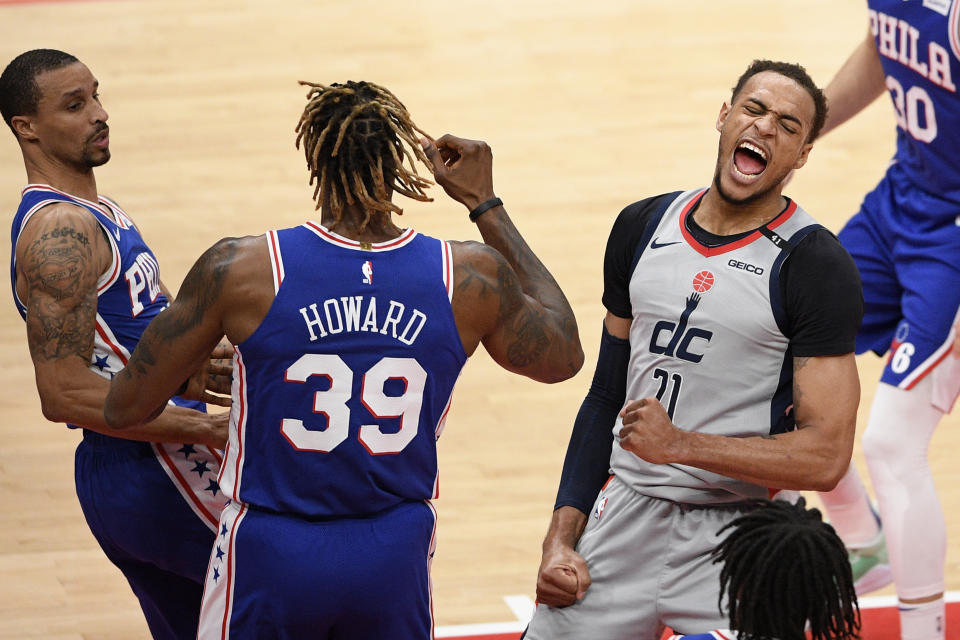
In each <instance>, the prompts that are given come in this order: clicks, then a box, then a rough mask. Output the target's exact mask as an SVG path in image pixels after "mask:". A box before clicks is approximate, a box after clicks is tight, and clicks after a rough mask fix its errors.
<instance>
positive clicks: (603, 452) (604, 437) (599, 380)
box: [553, 325, 630, 514]
mask: <svg viewBox="0 0 960 640" xmlns="http://www.w3.org/2000/svg"><path fill="white" fill-rule="evenodd" d="M629 363H630V341H629V340H623V339H622V338H616V337H614V336H612V335H610V333H609V332H608V331H607V327H606V325H604V327H603V335H602V336H601V338H600V355H599V357H598V358H597V370H596V371H595V372H594V374H593V382H592V383H591V384H590V391H589V392H587V397H586V398H584V400H583V404H581V405H580V411H579V412H578V413H577V419H576V421H574V423H573V433H572V434H570V444H568V445H567V455H566V457H565V458H564V459H563V472H562V473H561V474H560V489H559V490H558V491H557V502H556V504H554V506H553V508H554V509H559V508H560V507H564V506H570V507H575V508H576V509H578V510H580V511H581V512H583V513H585V514H589V513H590V508H591V507H592V506H593V501H594V500H595V499H596V497H597V494H598V493H599V492H600V487H602V486H603V483H604V482H606V481H607V478H608V477H609V475H610V451H611V450H612V449H613V431H612V430H613V424H614V422H616V420H617V413H619V412H620V409H622V408H623V403H624V401H625V400H626V397H627V366H628V364H629Z"/></svg>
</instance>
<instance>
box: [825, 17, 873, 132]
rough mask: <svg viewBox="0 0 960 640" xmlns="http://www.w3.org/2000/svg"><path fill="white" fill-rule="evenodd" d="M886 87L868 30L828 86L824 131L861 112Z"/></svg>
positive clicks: (871, 34) (871, 35) (826, 90)
mask: <svg viewBox="0 0 960 640" xmlns="http://www.w3.org/2000/svg"><path fill="white" fill-rule="evenodd" d="M885 89H886V79H885V75H884V73H883V66H882V65H881V64H880V54H879V53H878V52H877V46H876V43H875V42H874V38H873V33H871V31H870V29H867V37H866V38H865V39H864V40H863V41H862V42H861V43H860V44H859V45H858V46H857V48H856V49H854V50H853V53H852V54H850V57H849V58H847V61H846V62H845V63H844V64H843V66H842V67H840V70H839V71H837V73H836V75H835V76H834V77H833V80H831V81H830V84H829V85H827V88H826V89H825V90H824V94H825V95H826V96H827V109H828V110H827V121H826V122H825V123H824V126H823V131H822V132H821V133H822V134H823V133H827V132H828V131H831V130H833V129H836V128H837V127H839V126H840V125H841V124H843V123H844V122H846V121H847V120H849V119H850V118H852V117H853V116H855V115H857V114H858V113H860V112H861V111H862V110H863V109H865V108H866V107H867V106H868V105H869V104H870V103H871V102H873V101H874V100H876V99H877V97H878V96H879V95H880V94H882V93H883V92H884V90H885Z"/></svg>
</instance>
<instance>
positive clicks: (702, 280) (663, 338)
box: [650, 270, 715, 363]
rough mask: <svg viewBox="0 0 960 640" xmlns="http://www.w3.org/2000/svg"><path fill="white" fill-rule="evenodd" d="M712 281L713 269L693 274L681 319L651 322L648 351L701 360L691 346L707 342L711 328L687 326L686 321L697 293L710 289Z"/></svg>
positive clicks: (694, 303) (698, 299)
mask: <svg viewBox="0 0 960 640" xmlns="http://www.w3.org/2000/svg"><path fill="white" fill-rule="evenodd" d="M714 282H715V279H714V276H713V273H711V272H709V271H706V270H704V271H700V272H699V273H697V274H696V275H695V276H693V291H694V292H693V293H691V294H690V295H689V296H687V299H686V305H685V306H684V309H683V312H682V313H681V314H680V319H679V320H678V321H676V322H674V321H672V320H660V321H659V322H657V324H655V325H654V327H653V334H652V335H651V336H650V353H656V354H658V355H666V356H670V357H671V358H680V359H681V360H686V361H687V362H693V363H697V362H700V361H701V360H703V353H698V352H697V351H695V350H694V342H695V341H700V342H701V343H709V342H710V339H711V338H712V337H713V331H707V330H706V329H699V328H697V327H690V326H688V324H689V322H690V314H692V313H693V312H694V310H695V309H696V308H697V307H698V306H700V294H701V293H706V292H708V291H710V289H711V288H713V284H714ZM667 336H669V337H667Z"/></svg>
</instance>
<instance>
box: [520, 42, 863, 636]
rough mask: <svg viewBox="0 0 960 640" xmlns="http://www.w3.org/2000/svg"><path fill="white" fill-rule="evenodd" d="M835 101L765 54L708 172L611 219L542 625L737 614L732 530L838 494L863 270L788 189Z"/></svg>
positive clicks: (628, 628)
mask: <svg viewBox="0 0 960 640" xmlns="http://www.w3.org/2000/svg"><path fill="white" fill-rule="evenodd" d="M825 115H826V103H825V100H824V97H823V94H822V92H821V91H820V90H819V89H818V88H817V87H816V85H815V84H814V83H813V82H812V80H811V79H810V78H809V76H808V75H807V73H806V72H805V71H804V70H803V68H802V67H800V66H798V65H794V64H787V63H780V62H771V61H767V60H758V61H755V62H754V63H753V64H752V65H751V66H750V67H749V68H748V69H747V70H746V72H745V73H744V74H743V75H742V76H741V77H740V79H739V81H738V82H737V85H736V87H735V88H734V90H733V94H732V97H731V99H730V102H729V103H724V104H723V106H722V107H721V109H720V114H719V117H718V119H717V123H716V126H717V129H718V131H719V132H720V143H719V153H718V157H717V163H716V168H715V173H714V177H713V182H712V184H711V186H710V187H709V188H707V189H694V190H692V191H683V192H675V193H670V194H666V195H661V196H657V197H653V198H648V199H646V200H642V201H640V202H637V203H635V204H632V205H630V206H628V207H627V208H626V209H624V210H623V212H622V213H621V214H620V216H619V218H618V219H617V220H616V222H615V223H614V225H613V230H612V232H611V233H610V239H609V241H608V243H607V249H606V257H605V259H604V293H603V303H604V305H605V307H606V308H607V314H606V318H605V320H604V326H603V336H602V340H601V348H600V355H599V359H598V362H597V369H596V373H595V374H594V380H593V384H592V386H591V388H590V391H589V393H588V394H587V397H586V399H585V401H584V402H583V405H582V407H581V409H580V412H579V413H578V415H577V418H576V421H575V423H574V429H573V435H572V437H571V441H570V445H569V447H568V449H567V457H566V460H565V462H564V470H563V476H562V478H561V484H560V491H559V495H558V499H557V503H556V509H555V511H554V515H553V519H552V522H551V524H550V528H549V531H548V533H547V537H546V540H545V541H544V545H543V559H542V563H541V566H540V572H539V576H538V580H537V595H538V599H539V603H540V604H539V606H538V608H537V610H536V612H535V614H534V617H533V620H532V621H531V623H530V626H529V628H528V631H527V634H526V637H527V638H528V639H536V640H542V639H547V638H549V639H558V638H604V639H605V640H620V639H623V640H627V639H629V640H637V639H643V640H654V639H656V638H659V637H660V635H659V634H660V633H661V631H662V629H663V626H664V625H665V624H666V625H669V626H671V627H672V628H673V629H674V630H675V631H677V632H680V633H695V632H699V631H702V630H703V629H711V628H718V627H722V626H724V625H725V623H726V616H725V615H723V613H722V612H720V611H719V610H718V608H717V601H718V595H719V593H718V591H719V585H720V579H719V567H718V566H717V565H715V564H713V563H712V562H711V558H710V553H711V550H712V549H713V548H714V547H715V546H716V545H717V543H718V542H719V540H720V538H719V537H718V534H717V532H718V531H719V530H720V529H721V528H722V527H723V526H724V525H725V524H727V523H729V522H731V521H732V520H734V519H735V518H737V517H738V516H739V515H741V514H742V513H743V512H744V511H745V510H749V509H750V508H751V507H750V503H749V501H750V500H751V499H754V498H761V497H767V496H768V495H770V494H771V493H774V492H775V491H776V490H779V489H795V490H799V489H829V488H831V487H833V486H834V484H836V482H837V480H838V479H839V478H840V476H841V475H843V473H844V471H845V470H846V468H847V465H848V464H849V461H850V455H851V451H852V448H853V436H854V428H855V425H856V413H857V405H858V403H859V399H860V385H859V380H858V377H857V370H856V364H855V362H854V357H853V348H854V337H855V335H856V331H857V328H858V326H859V324H860V318H861V315H862V297H861V291H860V283H859V279H858V276H857V271H856V268H855V267H854V265H853V262H852V260H851V259H850V256H849V255H848V254H847V253H846V251H844V250H843V248H842V247H841V246H840V244H839V242H838V241H837V239H836V237H835V236H833V234H831V233H830V232H829V231H827V230H826V229H824V228H823V227H821V226H820V225H818V224H817V223H816V222H815V221H814V220H813V218H811V217H810V216H809V215H808V214H807V213H806V212H805V211H804V210H803V209H801V208H800V207H799V206H798V205H797V203H796V202H794V201H792V200H790V199H789V198H786V197H784V196H783V195H782V194H781V190H782V186H783V181H784V179H785V178H786V177H787V175H788V174H789V173H790V172H791V171H793V170H795V169H799V168H800V167H802V166H803V165H804V163H805V162H806V160H807V156H808V154H809V153H810V150H811V148H812V144H813V141H814V140H815V139H816V137H817V134H818V133H819V131H820V128H821V126H822V125H823V122H824V118H825ZM611 430H612V434H611ZM611 436H612V437H611ZM611 472H612V477H610V479H609V480H607V481H606V484H605V485H604V481H605V480H606V479H607V477H608V475H609V474H610V473H611ZM601 485H602V489H601ZM598 492H599V494H598ZM591 504H592V507H591ZM588 567H589V570H588Z"/></svg>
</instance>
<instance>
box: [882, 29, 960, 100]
mask: <svg viewBox="0 0 960 640" xmlns="http://www.w3.org/2000/svg"><path fill="white" fill-rule="evenodd" d="M870 29H871V31H872V32H873V35H874V37H875V38H877V50H878V51H879V52H880V55H882V56H885V57H887V58H890V59H891V60H896V61H897V62H899V63H900V64H902V65H904V66H906V67H909V68H910V69H912V70H914V71H916V72H917V73H919V74H920V75H921V76H923V77H924V78H927V79H928V80H930V82H932V83H934V84H936V85H938V86H940V87H943V88H944V89H946V90H947V91H950V92H953V93H955V92H956V90H957V87H956V85H955V84H954V83H953V78H951V76H950V52H949V51H948V50H947V49H946V48H945V47H943V46H941V45H940V44H939V43H937V42H934V41H933V40H931V41H930V42H928V43H927V51H926V60H921V56H922V55H923V52H922V51H921V46H920V44H919V41H920V30H919V29H917V28H916V27H914V26H913V25H911V24H910V23H909V22H907V21H906V20H901V19H898V18H895V17H893V16H888V15H887V14H885V13H881V12H879V11H870Z"/></svg>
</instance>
